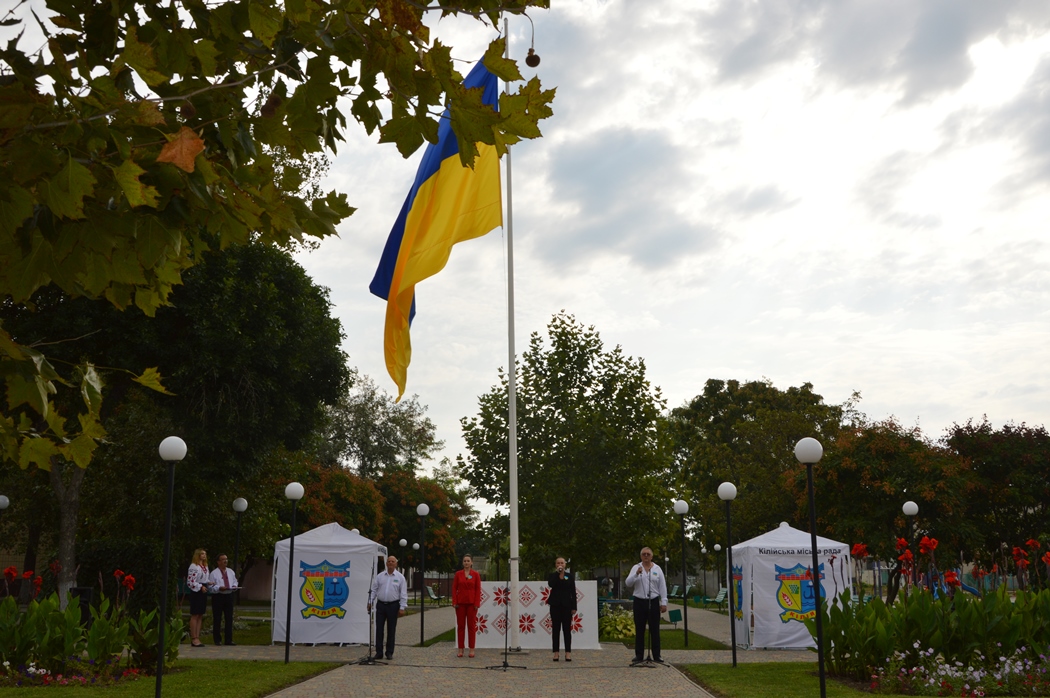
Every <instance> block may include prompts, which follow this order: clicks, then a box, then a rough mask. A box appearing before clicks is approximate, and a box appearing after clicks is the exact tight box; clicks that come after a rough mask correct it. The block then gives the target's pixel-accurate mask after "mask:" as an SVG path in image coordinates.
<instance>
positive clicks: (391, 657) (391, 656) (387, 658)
mask: <svg viewBox="0 0 1050 698" xmlns="http://www.w3.org/2000/svg"><path fill="white" fill-rule="evenodd" d="M386 660H387V661H388V662H390V661H393V660H394V655H392V654H388V655H387V656H386Z"/></svg>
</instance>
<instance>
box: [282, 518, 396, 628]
mask: <svg viewBox="0 0 1050 698" xmlns="http://www.w3.org/2000/svg"><path fill="white" fill-rule="evenodd" d="M289 542H290V539H289V538H285V539H284V540H281V541H277V544H276V545H274V546H273V559H274V568H273V570H274V596H273V603H272V604H271V612H272V614H273V637H272V638H271V639H272V641H273V642H284V637H285V615H286V614H287V609H288V605H287V601H288V564H289V560H288V553H289V549H290V544H289ZM386 554H387V553H386V547H385V546H382V545H380V544H378V543H376V542H375V541H372V540H369V539H367V538H365V537H364V536H362V535H361V534H359V533H357V530H356V529H355V530H353V531H348V530H346V529H345V528H343V527H342V526H340V525H339V524H337V523H330V524H325V525H324V526H318V527H317V528H315V529H313V530H310V531H305V532H303V533H300V534H298V535H296V536H295V559H294V560H292V561H291V564H292V570H293V573H292V574H293V581H292V623H291V626H292V632H291V641H292V643H293V644H296V643H321V642H329V643H360V644H367V643H368V641H369V622H370V616H369V613H368V611H367V610H366V607H367V606H368V592H369V589H370V588H371V585H372V578H373V576H374V575H375V572H376V564H377V560H376V558H385V557H386Z"/></svg>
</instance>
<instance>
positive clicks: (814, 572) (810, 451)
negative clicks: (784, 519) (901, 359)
mask: <svg viewBox="0 0 1050 698" xmlns="http://www.w3.org/2000/svg"><path fill="white" fill-rule="evenodd" d="M823 455H824V447H823V446H821V445H820V442H819V441H817V440H816V439H814V438H812V437H809V436H807V437H806V438H804V439H800V440H799V442H798V443H797V444H795V458H797V459H798V462H799V463H802V464H803V465H805V466H806V489H807V490H808V492H809V543H810V547H811V548H812V549H813V550H812V552H813V568H812V569H811V570H810V575H809V579H810V583H811V584H812V586H813V603H814V607H815V608H816V613H814V614H813V617H814V619H815V620H816V622H817V623H816V624H817V668H818V671H819V673H820V698H825V696H827V688H826V686H825V683H824V622H823V616H824V609H823V607H822V605H821V596H822V594H821V585H820V561H819V560H818V558H817V507H816V504H814V501H813V466H814V465H815V464H816V463H817V462H819V461H820V458H821V456H823Z"/></svg>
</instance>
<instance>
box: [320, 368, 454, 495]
mask: <svg viewBox="0 0 1050 698" xmlns="http://www.w3.org/2000/svg"><path fill="white" fill-rule="evenodd" d="M426 409H427V408H426V405H421V404H420V403H419V398H418V396H415V395H413V396H412V397H411V398H409V399H407V400H401V401H400V402H395V400H394V398H393V397H391V396H390V395H389V394H388V393H387V392H386V391H385V390H381V389H380V388H379V387H377V386H376V384H375V381H373V380H372V379H371V378H369V377H368V376H365V375H362V374H360V373H359V372H358V371H357V370H356V369H354V370H352V371H351V376H350V387H349V390H348V391H347V393H346V394H345V395H344V396H343V397H341V398H340V399H339V401H338V402H336V403H335V404H334V405H331V406H328V407H326V408H325V415H324V422H323V426H322V427H321V428H320V429H319V430H318V433H317V435H316V438H315V439H314V444H313V446H312V448H313V449H315V451H316V452H317V454H318V457H319V458H320V459H321V461H322V462H323V463H326V464H329V465H334V464H337V463H338V464H345V465H347V466H349V467H352V468H354V469H355V470H356V471H357V474H358V475H360V476H361V477H365V478H370V479H375V478H377V477H379V475H380V474H381V473H383V472H386V471H388V470H407V471H409V472H413V473H414V472H416V471H417V470H418V469H419V467H420V466H421V465H422V464H423V463H424V462H425V461H427V460H430V458H431V457H432V455H433V453H434V452H435V451H436V450H438V449H440V448H441V447H442V446H443V445H444V442H442V441H439V440H438V439H437V427H436V426H434V423H433V422H432V421H430V418H429V417H427V416H426Z"/></svg>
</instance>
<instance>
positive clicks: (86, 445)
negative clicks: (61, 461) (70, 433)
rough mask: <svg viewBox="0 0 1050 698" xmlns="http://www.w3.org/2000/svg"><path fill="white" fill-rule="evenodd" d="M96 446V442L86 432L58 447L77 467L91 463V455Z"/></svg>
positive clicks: (84, 466) (83, 466)
mask: <svg viewBox="0 0 1050 698" xmlns="http://www.w3.org/2000/svg"><path fill="white" fill-rule="evenodd" d="M96 448H98V442H97V441H95V440H94V439H93V438H91V437H90V436H88V435H86V434H81V435H80V436H78V437H76V438H75V439H73V440H72V441H70V442H69V443H68V444H66V445H64V446H62V447H60V448H59V450H60V451H61V452H62V455H63V456H64V457H65V458H66V460H69V461H72V462H73V463H75V464H76V465H77V467H79V468H86V467H88V465H90V464H91V456H92V454H93V453H94V452H95V449H96Z"/></svg>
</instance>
